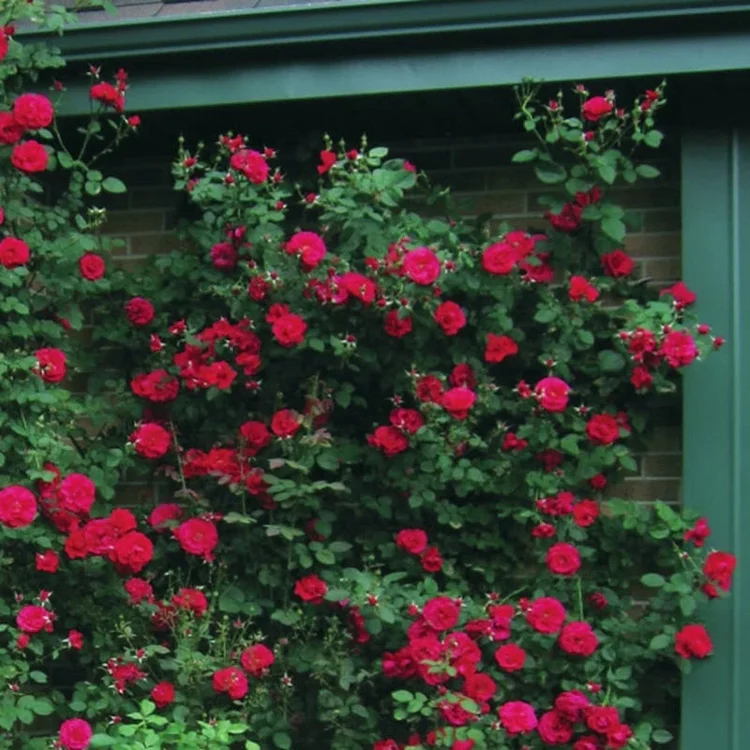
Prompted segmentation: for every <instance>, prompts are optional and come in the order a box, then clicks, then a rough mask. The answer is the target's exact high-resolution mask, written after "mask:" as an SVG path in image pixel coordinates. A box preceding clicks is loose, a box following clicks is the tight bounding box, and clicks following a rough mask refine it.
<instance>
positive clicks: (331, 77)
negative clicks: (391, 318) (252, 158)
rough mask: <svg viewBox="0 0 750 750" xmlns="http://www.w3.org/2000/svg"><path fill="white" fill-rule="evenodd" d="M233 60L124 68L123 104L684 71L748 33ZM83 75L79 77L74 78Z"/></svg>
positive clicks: (723, 61)
mask: <svg viewBox="0 0 750 750" xmlns="http://www.w3.org/2000/svg"><path fill="white" fill-rule="evenodd" d="M279 57H281V58H283V59H282V60H281V61H277V62H272V61H269V60H268V59H263V60H257V59H255V60H247V61H243V60H242V59H235V58H233V59H232V62H231V64H224V63H223V62H222V60H220V59H217V58H216V57H213V58H212V60H213V62H211V61H209V60H206V61H201V62H199V63H198V62H196V63H192V64H191V65H184V64H183V63H182V62H180V64H179V65H172V66H168V65H163V66H162V65H159V66H154V67H153V68H149V69H146V70H143V69H138V68H133V69H131V82H132V89H131V91H130V92H129V94H128V110H129V111H131V112H134V111H138V112H145V111H149V110H160V109H180V108H188V107H209V106H223V105H232V104H245V103H251V102H272V101H299V100H304V99H322V98H332V97H343V96H359V95H365V94H381V93H396V92H403V93H409V92H417V91H440V90H451V89H453V90H455V89H463V88H475V87H488V86H502V85H508V84H514V83H517V82H519V81H521V80H522V79H523V78H525V77H532V78H538V79H542V80H546V81H562V82H570V81H582V80H585V81H587V82H592V81H595V80H596V79H607V80H608V81H609V83H611V82H612V80H615V79H619V78H621V77H626V76H652V78H651V80H649V81H647V83H649V84H655V83H658V80H657V79H658V78H659V77H660V76H663V75H670V74H679V73H682V72H684V71H696V70H700V71H703V72H708V71H712V72H715V71H722V70H738V69H739V70H742V69H750V26H748V30H747V31H738V32H727V33H724V34H704V35H701V36H692V37H690V38H689V39H688V40H682V39H679V38H669V39H660V38H653V39H648V38H647V39H643V38H632V39H628V38H619V39H613V40H606V39H605V40H599V41H579V42H574V41H569V42H567V43H565V42H562V41H561V42H559V43H546V44H545V43H537V44H529V45H526V46H523V45H519V46H500V47H497V48H479V49H466V50H441V51H430V52H414V53H409V52H403V51H400V50H399V51H393V52H391V53H390V54H388V55H382V54H362V53H360V54H351V55H342V54H340V55H336V56H334V57H330V58H325V57H320V56H315V57H300V58H294V57H286V56H284V55H278V56H277V60H278V58H279ZM79 80H80V78H79ZM86 92H87V89H86V88H85V87H84V86H79V87H78V88H76V86H75V85H70V96H69V97H68V99H67V101H66V102H65V103H64V104H63V107H62V108H61V110H60V111H61V114H68V115H75V114H83V113H86V112H88V103H87V100H86Z"/></svg>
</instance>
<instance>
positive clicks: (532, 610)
mask: <svg viewBox="0 0 750 750" xmlns="http://www.w3.org/2000/svg"><path fill="white" fill-rule="evenodd" d="M566 616H567V613H566V611H565V607H563V605H562V604H561V603H560V602H559V601H558V600H557V599H554V598H553V597H550V596H543V597H540V598H539V599H535V600H534V601H532V602H531V603H530V605H529V608H528V609H527V610H526V622H528V623H529V625H531V627H532V628H534V630H536V631H537V632H539V633H544V634H545V635H552V634H553V633H557V632H558V631H559V630H560V628H561V627H562V626H563V623H564V622H565V617H566Z"/></svg>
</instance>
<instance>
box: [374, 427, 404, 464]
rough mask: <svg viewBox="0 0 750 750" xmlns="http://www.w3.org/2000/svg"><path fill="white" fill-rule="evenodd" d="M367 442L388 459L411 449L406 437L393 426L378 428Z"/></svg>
mask: <svg viewBox="0 0 750 750" xmlns="http://www.w3.org/2000/svg"><path fill="white" fill-rule="evenodd" d="M367 442H368V443H369V445H371V446H372V447H373V448H377V449H378V450H380V451H382V452H383V453H384V454H385V455H386V456H388V457H391V456H396V455H398V454H399V453H403V452H404V451H405V450H406V449H407V448H408V447H409V439H408V438H407V437H406V435H404V433H403V432H401V430H398V429H396V428H395V427H393V426H391V425H381V426H380V427H376V428H375V430H374V432H373V433H372V435H368V436H367Z"/></svg>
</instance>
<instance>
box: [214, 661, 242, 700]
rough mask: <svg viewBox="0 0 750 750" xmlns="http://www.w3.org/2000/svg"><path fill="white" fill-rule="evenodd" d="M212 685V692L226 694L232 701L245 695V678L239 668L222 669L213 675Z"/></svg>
mask: <svg viewBox="0 0 750 750" xmlns="http://www.w3.org/2000/svg"><path fill="white" fill-rule="evenodd" d="M211 682H212V684H213V688H214V692H216V693H226V694H227V695H228V696H229V697H230V698H231V699H232V700H233V701H238V700H241V699H242V698H244V697H245V696H246V695H247V677H245V675H244V673H243V672H242V670H241V669H240V668H239V667H224V669H219V670H218V671H217V672H215V673H214V676H213V679H212V681H211Z"/></svg>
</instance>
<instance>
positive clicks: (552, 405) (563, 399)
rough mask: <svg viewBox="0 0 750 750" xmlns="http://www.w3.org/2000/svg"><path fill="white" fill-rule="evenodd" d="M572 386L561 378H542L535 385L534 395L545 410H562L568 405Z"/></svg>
mask: <svg viewBox="0 0 750 750" xmlns="http://www.w3.org/2000/svg"><path fill="white" fill-rule="evenodd" d="M569 393H570V386H569V385H568V384H567V383H566V382H565V381H564V380H560V378H553V377H550V378H542V379H541V380H540V381H539V382H538V383H537V384H536V385H535V386H534V395H535V396H536V398H537V400H538V401H539V405H540V406H541V407H542V409H544V410H545V411H551V412H562V411H565V408H566V407H567V405H568V394H569Z"/></svg>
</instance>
